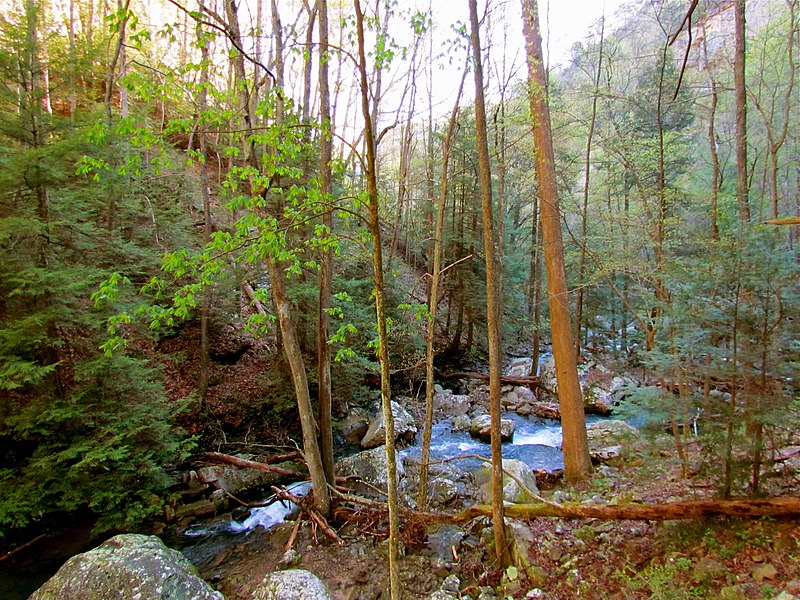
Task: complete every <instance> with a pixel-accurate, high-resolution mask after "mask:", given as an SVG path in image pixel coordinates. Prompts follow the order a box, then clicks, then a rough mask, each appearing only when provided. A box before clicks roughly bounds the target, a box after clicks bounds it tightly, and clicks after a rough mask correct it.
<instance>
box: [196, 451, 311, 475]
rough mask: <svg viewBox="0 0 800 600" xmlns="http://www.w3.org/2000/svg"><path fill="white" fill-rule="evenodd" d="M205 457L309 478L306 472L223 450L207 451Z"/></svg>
mask: <svg viewBox="0 0 800 600" xmlns="http://www.w3.org/2000/svg"><path fill="white" fill-rule="evenodd" d="M203 459H204V460H206V461H208V462H210V463H215V464H226V465H233V466H235V467H241V468H242V469H258V470H259V471H265V472H267V473H277V474H278V475H284V476H286V477H295V478H297V479H308V475H307V474H306V473H301V472H299V471H293V470H291V469H284V468H283V467H277V466H275V465H268V464H266V463H262V462H257V461H254V460H247V459H246V458H239V457H238V456H231V455H230V454H223V453H222V452H207V453H206V454H204V455H203Z"/></svg>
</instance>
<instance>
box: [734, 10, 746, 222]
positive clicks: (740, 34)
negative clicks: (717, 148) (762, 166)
mask: <svg viewBox="0 0 800 600" xmlns="http://www.w3.org/2000/svg"><path fill="white" fill-rule="evenodd" d="M734 12H735V16H734V19H735V30H736V31H735V49H734V61H733V76H734V89H735V95H736V206H737V208H738V212H739V221H740V222H741V223H749V222H750V203H749V200H748V196H749V194H748V190H749V185H748V180H747V169H748V165H747V88H746V83H747V82H746V81H745V0H735V4H734Z"/></svg>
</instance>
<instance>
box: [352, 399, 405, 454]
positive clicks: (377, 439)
mask: <svg viewBox="0 0 800 600" xmlns="http://www.w3.org/2000/svg"><path fill="white" fill-rule="evenodd" d="M392 416H393V417H394V435H395V439H396V440H403V441H406V442H413V441H414V436H416V435H417V426H416V425H415V424H414V417H413V416H412V415H411V413H410V412H408V411H407V410H406V409H405V408H403V407H402V406H400V405H399V404H398V403H397V402H395V401H394V400H392ZM385 443H386V423H384V420H383V411H378V414H377V415H376V416H375V418H374V419H373V420H372V422H371V423H370V424H369V429H367V433H366V434H364V438H363V439H362V440H361V447H362V448H375V447H377V446H381V445H382V444H385Z"/></svg>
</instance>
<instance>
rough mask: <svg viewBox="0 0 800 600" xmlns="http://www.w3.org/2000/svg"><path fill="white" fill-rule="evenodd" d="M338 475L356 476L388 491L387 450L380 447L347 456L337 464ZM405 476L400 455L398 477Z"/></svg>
mask: <svg viewBox="0 0 800 600" xmlns="http://www.w3.org/2000/svg"><path fill="white" fill-rule="evenodd" d="M336 474H337V475H338V476H342V477H347V476H351V475H354V476H356V477H359V478H361V479H363V480H364V481H366V482H367V483H369V484H372V485H374V486H377V487H380V488H381V489H386V486H387V484H388V482H389V478H388V477H387V474H386V449H385V448H384V447H383V446H379V447H377V448H372V449H371V450H364V451H363V452H358V453H357V454H353V455H352V456H347V457H345V458H343V459H341V460H340V461H339V462H337V463H336ZM404 475H405V469H404V468H403V459H402V457H401V456H400V455H398V456H397V476H398V478H402V477H403V476H404Z"/></svg>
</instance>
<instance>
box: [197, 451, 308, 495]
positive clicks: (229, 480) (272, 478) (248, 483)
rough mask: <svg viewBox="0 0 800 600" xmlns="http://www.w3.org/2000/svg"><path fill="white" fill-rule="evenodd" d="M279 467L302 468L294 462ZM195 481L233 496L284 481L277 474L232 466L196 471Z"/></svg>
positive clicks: (248, 457)
mask: <svg viewBox="0 0 800 600" xmlns="http://www.w3.org/2000/svg"><path fill="white" fill-rule="evenodd" d="M237 456H239V457H240V458H245V459H249V460H256V461H257V460H258V457H257V456H253V455H252V454H240V455H237ZM280 466H282V467H284V468H286V469H292V470H298V471H302V470H303V467H302V466H300V464H299V463H297V462H294V461H287V462H286V463H281V464H280ZM197 479H198V481H199V482H201V483H205V484H208V485H211V486H213V487H215V488H217V489H220V490H225V491H226V492H228V493H230V494H233V495H234V496H235V495H236V494H240V493H242V492H245V491H247V490H252V489H255V488H263V487H268V486H271V485H278V484H279V483H280V482H281V481H282V480H283V479H284V476H283V475H279V474H277V473H267V472H266V471H262V470H260V469H247V468H245V469H243V468H241V467H236V466H233V465H214V466H211V467H202V468H200V469H197Z"/></svg>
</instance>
